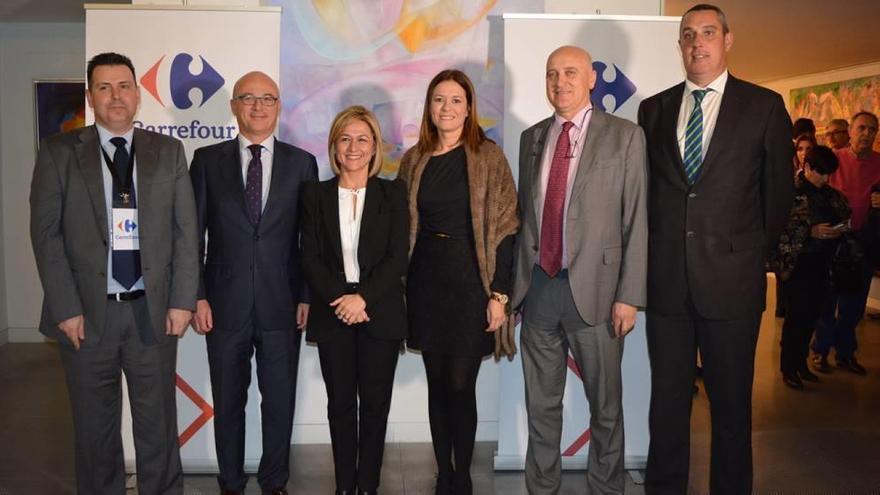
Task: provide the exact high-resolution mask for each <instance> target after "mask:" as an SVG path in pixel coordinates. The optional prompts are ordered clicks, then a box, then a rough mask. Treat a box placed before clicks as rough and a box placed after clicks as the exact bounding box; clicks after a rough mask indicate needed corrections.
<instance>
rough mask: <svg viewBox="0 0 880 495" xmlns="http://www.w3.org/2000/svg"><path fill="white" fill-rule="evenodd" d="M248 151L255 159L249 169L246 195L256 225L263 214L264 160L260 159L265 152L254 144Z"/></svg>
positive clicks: (252, 159)
mask: <svg viewBox="0 0 880 495" xmlns="http://www.w3.org/2000/svg"><path fill="white" fill-rule="evenodd" d="M248 149H249V150H251V156H252V157H253V158H251V161H250V163H249V164H248V168H247V183H246V184H245V186H244V195H245V197H246V198H247V205H248V210H250V213H251V219H252V220H253V221H254V223H260V216H261V215H262V213H263V160H262V159H260V152H262V151H263V147H262V146H260V145H259V144H252V145H250V146H248Z"/></svg>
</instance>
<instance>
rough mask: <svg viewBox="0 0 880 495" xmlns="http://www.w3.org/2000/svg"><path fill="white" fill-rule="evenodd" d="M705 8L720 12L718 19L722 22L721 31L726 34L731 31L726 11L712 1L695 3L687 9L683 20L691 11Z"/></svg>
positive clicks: (682, 18)
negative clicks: (711, 2)
mask: <svg viewBox="0 0 880 495" xmlns="http://www.w3.org/2000/svg"><path fill="white" fill-rule="evenodd" d="M703 10H711V11H712V12H715V13H716V14H718V20H719V21H720V22H721V31H722V32H723V33H724V34H727V33H729V32H730V26H729V25H728V24H727V16H726V15H724V11H723V10H721V8H720V7H717V6H715V5H712V4H710V3H698V4H696V5H694V6H693V7H691V8H689V9H687V12H685V13H684V14H682V15H681V20H682V21H684V17H685V16H686V15H688V14H690V13H691V12H700V11H703Z"/></svg>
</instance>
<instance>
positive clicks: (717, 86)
mask: <svg viewBox="0 0 880 495" xmlns="http://www.w3.org/2000/svg"><path fill="white" fill-rule="evenodd" d="M728 75H729V72H728V71H727V70H725V71H724V72H722V73H721V75H720V76H718V77H716V78H715V80H714V81H712V82H710V83H709V84H707V85H706V86H705V87H701V86H699V85H698V84H697V83H695V82H693V81H691V80H690V79H685V81H684V91H685V92H684V94H685V96H687V95H690V94H691V93H693V92H694V90H696V89H711V90H712V91H714V92H715V93H718V94H719V95H723V94H724V87H725V86H726V85H727V76H728Z"/></svg>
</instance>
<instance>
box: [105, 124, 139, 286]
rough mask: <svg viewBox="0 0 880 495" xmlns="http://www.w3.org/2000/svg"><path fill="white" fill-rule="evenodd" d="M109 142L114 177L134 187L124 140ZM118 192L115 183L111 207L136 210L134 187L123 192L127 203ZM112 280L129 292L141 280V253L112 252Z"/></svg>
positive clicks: (133, 251) (136, 251)
mask: <svg viewBox="0 0 880 495" xmlns="http://www.w3.org/2000/svg"><path fill="white" fill-rule="evenodd" d="M110 142H111V143H113V146H116V152H114V153H113V167H114V168H115V169H116V175H117V177H119V179H120V180H119V182H121V183H122V184H131V185H132V186H134V179H133V178H132V179H131V180H129V179H128V174H129V172H130V173H132V174H133V173H134V168H131V170H129V167H128V165H129V163H128V162H129V159H130V157H129V155H128V150H126V149H125V144H126V141H125V138H121V137H115V138H111V139H110ZM123 192H124V191H120V190H118V188H117V187H116V181H114V182H113V207H114V208H137V200H136V198H135V191H134V187H132V188H131V191H125V192H126V193H127V194H128V196H127V198H128V202H127V203H124V202H123V199H122V193H123ZM112 254H113V279H114V280H116V281H117V282H119V283H120V284H121V285H122V286H123V287H125V289H126V290H131V288H132V287H133V286H134V284H135V282H137V281H138V279H139V278H141V252H140V251H139V250H127V251H117V250H115V249H114V250H113V251H112Z"/></svg>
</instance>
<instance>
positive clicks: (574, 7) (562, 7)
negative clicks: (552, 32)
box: [544, 0, 664, 15]
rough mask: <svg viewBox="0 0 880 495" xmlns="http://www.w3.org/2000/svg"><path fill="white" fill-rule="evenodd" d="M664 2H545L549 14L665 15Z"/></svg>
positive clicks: (578, 0)
mask: <svg viewBox="0 0 880 495" xmlns="http://www.w3.org/2000/svg"><path fill="white" fill-rule="evenodd" d="M663 3H664V2H663V1H662V0H545V1H544V12H546V13H548V14H588V15H593V14H605V15H663Z"/></svg>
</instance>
